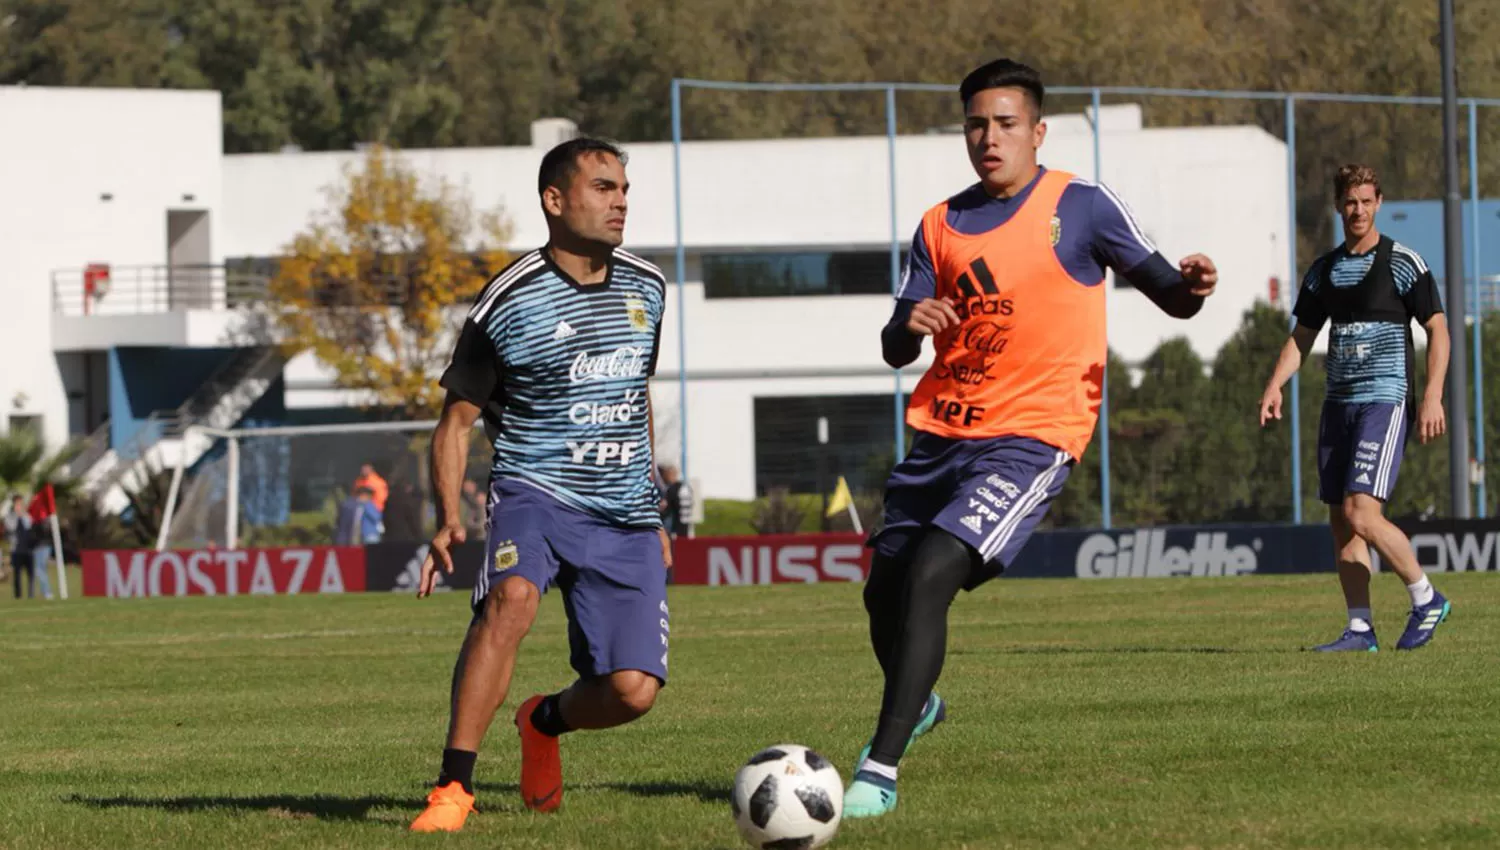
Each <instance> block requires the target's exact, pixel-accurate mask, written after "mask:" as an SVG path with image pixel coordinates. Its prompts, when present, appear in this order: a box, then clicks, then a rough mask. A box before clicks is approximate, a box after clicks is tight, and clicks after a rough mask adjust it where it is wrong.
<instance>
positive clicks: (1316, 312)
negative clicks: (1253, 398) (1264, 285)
mask: <svg viewBox="0 0 1500 850" xmlns="http://www.w3.org/2000/svg"><path fill="white" fill-rule="evenodd" d="M1322 273H1323V272H1322V266H1321V264H1320V263H1317V262H1315V263H1313V265H1312V268H1310V269H1308V270H1307V276H1306V277H1304V278H1303V280H1302V291H1301V292H1300V293H1299V294H1298V295H1297V306H1296V308H1295V309H1293V310H1292V315H1293V316H1295V317H1296V318H1297V325H1296V327H1294V328H1292V335H1291V336H1290V337H1288V338H1287V341H1286V344H1285V345H1283V346H1282V347H1281V353H1280V354H1279V355H1277V357H1276V367H1275V368H1274V369H1272V370H1271V379H1270V380H1269V381H1266V389H1265V391H1264V392H1262V393H1261V396H1260V424H1261V425H1262V426H1264V425H1265V424H1266V423H1267V422H1269V421H1271V420H1272V419H1280V418H1281V388H1282V386H1284V385H1285V384H1286V382H1287V381H1289V380H1291V378H1292V376H1293V375H1295V374H1297V370H1298V369H1300V368H1302V361H1303V360H1305V359H1307V352H1309V351H1311V350H1312V345H1313V342H1314V341H1316V340H1317V338H1318V333H1319V332H1320V331H1322V330H1323V325H1324V323H1326V322H1327V321H1328V312H1327V311H1326V310H1325V309H1324V307H1323V301H1322V298H1321V297H1320V296H1319V294H1318V292H1317V286H1318V281H1319V280H1320V279H1321V277H1322Z"/></svg>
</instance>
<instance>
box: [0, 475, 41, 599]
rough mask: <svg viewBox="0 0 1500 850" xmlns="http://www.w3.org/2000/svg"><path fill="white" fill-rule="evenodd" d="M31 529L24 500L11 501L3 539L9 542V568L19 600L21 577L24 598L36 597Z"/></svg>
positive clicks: (14, 498)
mask: <svg viewBox="0 0 1500 850" xmlns="http://www.w3.org/2000/svg"><path fill="white" fill-rule="evenodd" d="M32 532H33V528H32V524H31V517H29V516H27V515H26V499H25V498H24V497H22V496H19V495H17V496H15V497H13V498H12V499H11V503H10V513H9V515H7V516H6V517H5V537H6V539H7V540H9V541H10V566H11V569H12V571H13V572H14V573H15V575H14V581H15V590H16V598H17V599H20V598H21V577H22V576H25V577H26V597H27V598H28V599H30V598H33V597H35V596H36V572H35V570H34V569H33V567H32V549H33V548H34V547H33V539H32V538H33V537H34V535H33V533H32Z"/></svg>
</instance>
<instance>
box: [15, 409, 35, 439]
mask: <svg viewBox="0 0 1500 850" xmlns="http://www.w3.org/2000/svg"><path fill="white" fill-rule="evenodd" d="M10 432H11V433H12V434H25V433H29V434H31V435H32V436H34V437H40V436H42V417H40V416H26V415H21V414H11V417H10Z"/></svg>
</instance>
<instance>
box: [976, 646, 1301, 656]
mask: <svg viewBox="0 0 1500 850" xmlns="http://www.w3.org/2000/svg"><path fill="white" fill-rule="evenodd" d="M1270 651H1274V650H1263V649H1230V648H1227V647H1222V646H1012V647H1006V648H1003V649H950V650H948V652H949V653H950V654H952V655H1252V654H1260V653H1264V652H1270Z"/></svg>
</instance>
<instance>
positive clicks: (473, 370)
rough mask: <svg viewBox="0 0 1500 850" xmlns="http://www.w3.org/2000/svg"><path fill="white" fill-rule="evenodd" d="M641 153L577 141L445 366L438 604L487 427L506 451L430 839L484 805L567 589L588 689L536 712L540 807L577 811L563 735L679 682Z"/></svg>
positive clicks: (497, 472) (430, 568)
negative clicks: (478, 789)
mask: <svg viewBox="0 0 1500 850" xmlns="http://www.w3.org/2000/svg"><path fill="white" fill-rule="evenodd" d="M625 161H626V159H625V154H624V153H623V152H622V151H621V150H620V149H618V148H617V147H615V146H614V145H613V144H610V143H608V142H604V141H601V140H597V139H588V138H581V139H574V140H572V141H568V142H564V143H563V144H561V145H559V146H557V147H556V148H554V149H553V150H552V151H550V152H549V153H548V154H547V155H546V156H545V157H544V158H543V160H542V165H541V173H540V176H539V180H538V187H537V188H538V191H539V192H540V194H541V202H542V208H543V211H544V212H545V213H546V217H547V225H548V232H549V240H548V243H547V245H546V246H545V247H542V248H540V249H538V250H535V251H531V252H530V253H527V254H525V255H524V256H522V257H520V258H519V259H517V260H516V261H515V262H513V263H511V264H510V266H508V267H507V268H506V269H505V270H504V271H502V272H501V273H500V274H498V275H496V276H495V278H494V279H493V280H491V281H490V282H489V284H488V285H486V286H485V288H484V289H483V291H481V292H480V294H479V297H478V298H477V299H476V300H475V303H474V306H473V308H472V309H471V310H470V311H469V314H468V316H467V317H466V319H465V321H464V325H463V329H462V331H461V333H460V335H459V339H458V342H457V344H456V346H455V348H454V352H453V361H452V363H451V365H450V366H449V367H448V369H447V371H445V372H444V374H443V377H442V385H443V387H444V388H446V389H447V391H448V394H447V399H446V401H445V402H444V406H443V413H442V419H441V421H440V422H439V423H438V426H437V430H436V433H435V434H434V438H433V444H432V466H433V485H434V489H435V491H436V493H437V499H438V525H439V530H438V532H437V535H436V536H435V537H434V538H433V540H432V545H431V547H430V551H429V554H428V556H427V559H426V562H425V563H424V564H423V566H422V581H421V586H420V589H419V591H418V592H419V594H420V595H422V596H427V595H428V594H430V593H431V592H432V589H433V585H434V583H435V581H436V577H437V573H436V571H437V570H438V569H442V570H444V571H446V572H449V573H451V572H452V571H453V559H452V554H451V548H452V546H453V545H454V544H455V543H460V542H462V541H463V540H464V537H465V534H464V527H463V523H462V517H461V512H460V505H459V503H460V488H461V482H462V480H463V473H464V461H465V459H466V457H467V455H468V442H469V433H470V432H471V430H472V429H473V426H474V423H475V422H477V421H478V420H479V419H480V418H481V417H483V420H484V423H485V426H486V430H487V432H488V434H489V436H490V438H491V440H492V441H493V443H494V448H495V459H494V464H493V467H492V468H491V471H490V490H489V500H488V505H487V507H488V513H489V517H490V518H489V523H488V526H487V531H486V540H485V557H484V564H483V565H482V567H481V569H480V571H479V576H478V580H477V582H476V585H475V588H474V595H473V599H472V609H473V620H472V621H471V623H470V626H469V631H468V635H467V636H466V638H465V639H464V644H463V649H462V651H461V652H460V653H459V656H458V663H457V666H456V669H455V670H454V674H453V690H452V706H451V715H450V719H449V728H448V739H447V746H446V748H445V749H444V750H443V763H442V772H441V774H440V775H439V777H438V781H437V787H436V788H435V789H434V790H433V791H432V793H431V794H430V795H429V796H428V798H427V800H428V807H427V810H426V811H424V812H423V813H422V815H421V816H419V817H418V818H417V820H416V821H414V822H413V823H412V827H411V828H412V829H413V830H415V831H419V832H434V831H450V832H451V831H455V830H458V829H459V828H461V827H462V826H463V823H464V820H465V819H466V818H467V817H468V815H469V814H470V813H471V812H472V811H474V787H473V772H474V761H475V758H476V755H477V752H478V749H479V744H480V741H481V740H482V739H483V738H484V734H485V731H486V730H487V729H488V728H489V725H490V722H491V720H492V719H493V718H494V715H495V712H496V711H497V710H499V708H500V705H501V704H502V703H503V702H504V701H505V697H506V693H507V691H508V690H509V687H510V677H511V672H512V670H513V669H514V667H515V659H516V651H517V649H518V648H519V646H520V643H521V639H522V638H523V637H525V635H526V633H527V632H528V631H529V630H530V629H531V624H532V621H533V620H534V619H535V617H536V612H537V606H538V604H539V603H540V601H541V597H542V594H544V593H546V592H547V591H548V590H549V589H550V588H552V587H554V586H555V587H557V588H559V590H560V591H561V592H562V596H563V604H564V607H565V609H566V611H567V615H568V641H569V644H570V647H571V651H572V652H571V655H572V657H571V662H572V666H573V669H574V670H575V671H576V672H577V674H578V676H579V678H578V680H577V681H576V682H574V683H573V684H572V685H571V686H569V687H568V688H566V689H564V690H562V691H560V692H558V693H554V694H551V695H542V694H537V695H535V696H533V697H531V698H530V699H527V700H526V701H525V702H523V703H522V704H521V707H520V709H519V710H518V711H517V712H516V715H515V723H516V727H517V730H518V732H519V734H520V741H521V784H520V792H521V798H522V801H523V802H524V803H525V805H526V806H527V808H530V809H533V810H536V811H543V812H549V811H553V810H554V809H556V808H557V807H558V806H559V805H560V804H561V803H562V793H563V789H562V761H561V754H560V750H559V747H558V738H559V736H561V735H562V734H563V733H565V732H568V731H571V730H574V729H606V728H609V727H612V726H619V725H621V724H624V723H629V722H630V721H632V720H635V719H637V718H639V717H640V716H641V715H643V714H645V713H646V712H647V711H649V710H650V709H651V706H652V705H653V703H654V702H655V700H656V694H657V692H658V691H659V690H660V689H661V687H663V686H664V685H665V684H666V681H667V643H668V634H669V628H668V612H667V590H666V570H667V567H668V566H670V564H671V547H670V545H669V541H668V539H667V535H666V532H665V530H663V528H662V521H661V515H660V513H659V512H658V509H657V506H658V500H659V498H660V494H659V492H658V490H657V487H656V483H655V478H654V477H653V475H652V469H653V457H652V456H653V452H652V442H653V433H652V432H653V430H654V429H653V428H652V419H651V399H650V395H649V392H648V389H647V380H648V378H649V377H650V376H651V375H652V374H654V373H655V370H656V355H657V350H658V347H659V344H660V341H661V321H662V313H663V311H664V310H665V306H666V281H665V279H664V278H663V277H662V273H661V270H660V269H658V268H657V267H655V266H653V265H651V264H650V263H648V262H646V261H644V260H642V259H641V258H639V257H636V256H634V255H632V254H629V253H627V252H625V251H623V250H621V249H620V247H619V246H620V244H621V242H622V241H623V239H624V230H625V213H626V192H627V190H628V189H629V183H628V182H627V180H626V177H625Z"/></svg>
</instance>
